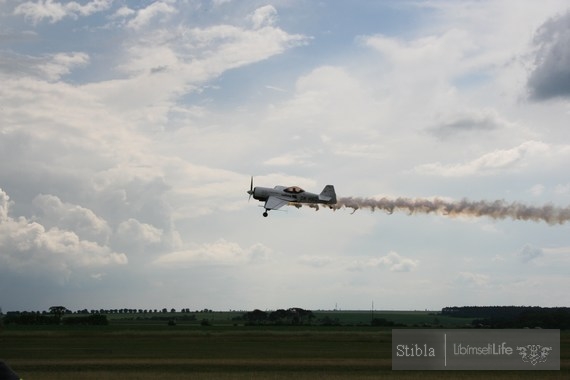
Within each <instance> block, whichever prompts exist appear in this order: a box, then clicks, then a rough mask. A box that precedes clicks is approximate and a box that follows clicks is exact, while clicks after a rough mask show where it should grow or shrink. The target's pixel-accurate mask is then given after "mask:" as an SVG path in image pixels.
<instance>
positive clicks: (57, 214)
mask: <svg viewBox="0 0 570 380" xmlns="http://www.w3.org/2000/svg"><path fill="white" fill-rule="evenodd" d="M32 203H33V205H34V206H35V207H36V208H37V209H38V211H39V214H36V217H35V220H36V221H37V222H39V223H40V224H41V225H43V226H44V227H46V228H48V229H51V228H58V229H62V230H68V231H74V233H76V234H77V236H78V237H80V238H82V239H85V240H90V241H95V242H98V243H100V244H106V243H107V242H108V240H109V237H110V234H111V228H110V227H109V225H108V224H107V221H105V220H104V219H103V218H101V217H99V216H97V215H96V214H95V213H94V212H93V211H92V210H89V209H87V208H85V207H81V206H79V205H74V204H70V203H65V202H62V201H61V200H60V199H59V198H58V197H56V196H54V195H49V194H40V195H38V196H37V197H35V198H34V200H33V201H32Z"/></svg>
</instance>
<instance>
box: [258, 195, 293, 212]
mask: <svg viewBox="0 0 570 380" xmlns="http://www.w3.org/2000/svg"><path fill="white" fill-rule="evenodd" d="M289 202H290V200H286V199H281V198H278V197H276V196H271V197H269V198H267V200H266V201H265V206H264V207H265V209H266V210H277V209H278V208H281V207H282V206H284V205H286V204H287V203H289Z"/></svg>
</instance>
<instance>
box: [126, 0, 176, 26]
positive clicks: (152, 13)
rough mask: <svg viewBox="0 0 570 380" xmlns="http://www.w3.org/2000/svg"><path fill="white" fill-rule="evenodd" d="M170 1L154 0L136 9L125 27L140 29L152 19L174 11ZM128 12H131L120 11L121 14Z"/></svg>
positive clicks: (127, 13) (128, 13)
mask: <svg viewBox="0 0 570 380" xmlns="http://www.w3.org/2000/svg"><path fill="white" fill-rule="evenodd" d="M171 3H172V1H155V2H153V3H151V4H150V5H149V6H147V7H145V8H142V9H140V10H138V11H137V12H136V16H135V17H133V18H132V19H131V20H130V21H129V22H128V23H127V27H129V28H131V29H134V30H140V29H142V28H143V27H145V26H147V25H148V24H149V23H150V22H151V21H152V20H153V19H155V18H157V17H160V16H161V15H169V14H173V13H176V8H175V7H173V6H172V5H171ZM122 9H123V8H122ZM130 14H131V13H130V12H127V11H126V10H122V11H121V15H122V16H125V15H130Z"/></svg>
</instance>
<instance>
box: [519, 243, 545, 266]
mask: <svg viewBox="0 0 570 380" xmlns="http://www.w3.org/2000/svg"><path fill="white" fill-rule="evenodd" d="M542 256H544V252H543V251H542V249H540V248H538V247H533V246H531V245H528V244H527V245H525V246H524V247H523V248H522V249H521V250H520V251H519V252H518V253H517V258H518V259H519V260H520V261H522V262H523V263H528V262H529V261H532V260H535V259H537V258H539V257H542Z"/></svg>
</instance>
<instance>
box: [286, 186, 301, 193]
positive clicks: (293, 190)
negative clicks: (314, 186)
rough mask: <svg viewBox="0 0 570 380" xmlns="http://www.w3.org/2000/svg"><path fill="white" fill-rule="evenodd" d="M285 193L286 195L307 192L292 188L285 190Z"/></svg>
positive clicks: (296, 187)
mask: <svg viewBox="0 0 570 380" xmlns="http://www.w3.org/2000/svg"><path fill="white" fill-rule="evenodd" d="M283 191H284V192H286V193H292V194H300V193H304V192H305V190H303V189H301V188H300V187H299V186H290V187H287V188H285V189H283Z"/></svg>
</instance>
